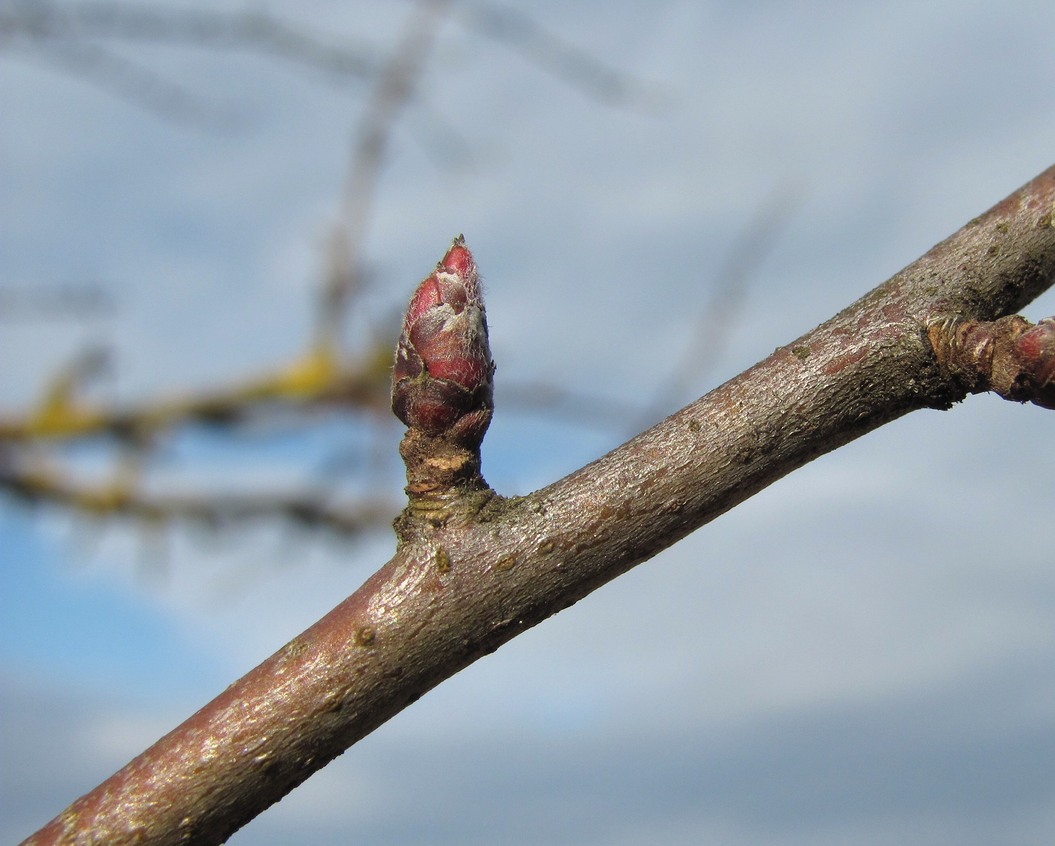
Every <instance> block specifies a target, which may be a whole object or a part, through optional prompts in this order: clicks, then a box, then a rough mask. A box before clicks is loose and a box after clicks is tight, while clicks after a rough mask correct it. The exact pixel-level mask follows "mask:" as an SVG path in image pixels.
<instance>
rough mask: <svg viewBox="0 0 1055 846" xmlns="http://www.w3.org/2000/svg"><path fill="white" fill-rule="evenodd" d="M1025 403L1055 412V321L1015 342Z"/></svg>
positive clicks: (1043, 322) (1040, 325)
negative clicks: (1031, 403)
mask: <svg viewBox="0 0 1055 846" xmlns="http://www.w3.org/2000/svg"><path fill="white" fill-rule="evenodd" d="M1014 356H1015V359H1016V363H1017V364H1018V366H1019V367H1020V368H1021V373H1020V375H1019V376H1018V379H1017V381H1018V383H1019V384H1018V385H1017V386H1016V387H1019V388H1020V390H1022V392H1023V394H1024V396H1023V399H1028V400H1029V401H1030V402H1033V403H1036V404H1037V405H1039V406H1043V407H1044V408H1052V409H1055V317H1046V318H1044V319H1043V320H1041V321H1040V322H1038V323H1037V324H1036V326H1032V327H1030V328H1029V329H1027V330H1026V331H1024V332H1023V333H1022V334H1021V335H1019V336H1018V337H1017V338H1015V342H1014Z"/></svg>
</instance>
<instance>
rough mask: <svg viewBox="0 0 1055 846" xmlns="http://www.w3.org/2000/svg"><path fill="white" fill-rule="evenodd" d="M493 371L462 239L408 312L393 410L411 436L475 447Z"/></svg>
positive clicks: (472, 267)
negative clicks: (413, 433)
mask: <svg viewBox="0 0 1055 846" xmlns="http://www.w3.org/2000/svg"><path fill="white" fill-rule="evenodd" d="M494 369H495V368H494V364H493V362H492V361H491V350H490V347H489V345H488V342H487V319H486V315H485V313H484V304H483V299H482V298H481V296H480V283H479V276H478V274H477V271H476V262H474V261H473V256H472V253H470V252H469V248H468V247H466V246H465V241H464V240H463V239H462V237H461V236H458V237H457V238H456V239H455V240H454V243H453V244H452V245H451V247H450V249H449V250H447V253H446V255H444V257H443V259H442V260H441V261H440V262H439V264H438V265H437V266H436V270H434V271H433V272H432V274H430V275H429V276H428V277H426V279H425V280H424V281H423V282H422V283H421V284H420V285H419V286H418V289H417V291H415V292H414V296H413V297H412V298H411V300H410V305H409V306H408V307H407V313H406V316H405V317H404V318H403V331H402V334H401V335H400V336H399V344H398V346H397V347H396V363H395V369H394V371H393V374H392V410H393V411H394V412H395V414H396V416H397V417H398V418H399V419H400V420H402V421H403V422H404V423H405V424H406V425H407V426H408V427H410V428H412V429H413V428H417V429H421V430H423V431H424V432H426V433H427V434H429V435H440V434H446V435H448V436H450V437H452V438H454V439H455V440H458V441H462V442H465V443H473V442H475V443H476V444H477V445H478V444H479V443H480V441H481V440H482V439H483V435H484V432H485V431H486V429H487V426H488V424H489V423H490V421H491V410H492V408H493V403H492V396H493V386H492V376H493V375H494Z"/></svg>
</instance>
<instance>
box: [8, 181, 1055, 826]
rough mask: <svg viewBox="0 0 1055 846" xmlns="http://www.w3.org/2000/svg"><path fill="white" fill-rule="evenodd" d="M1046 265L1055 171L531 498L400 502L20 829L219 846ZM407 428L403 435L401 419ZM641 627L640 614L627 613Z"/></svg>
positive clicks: (891, 383) (907, 405)
mask: <svg viewBox="0 0 1055 846" xmlns="http://www.w3.org/2000/svg"><path fill="white" fill-rule="evenodd" d="M1053 281H1055V167H1053V168H1051V169H1049V170H1047V171H1046V172H1044V173H1043V174H1041V175H1040V176H1038V177H1037V178H1036V179H1034V180H1033V181H1032V182H1030V183H1029V184H1027V185H1026V186H1025V187H1024V188H1022V189H1021V190H1019V191H1017V192H1016V193H1014V194H1012V195H1011V196H1010V197H1008V198H1007V199H1006V200H1004V201H1003V202H1001V203H999V204H998V205H997V206H995V207H994V208H993V209H991V210H990V211H989V212H987V213H986V214H985V215H983V216H982V217H979V218H977V219H975V220H972V221H971V222H970V223H968V224H967V225H966V226H965V227H964V228H963V229H961V230H960V231H959V232H957V233H956V234H955V235H953V236H952V237H950V238H949V239H947V240H946V241H944V242H942V243H941V244H939V245H937V246H936V247H934V248H933V249H932V250H931V251H930V252H928V253H927V254H926V255H924V256H923V257H922V258H920V259H919V260H917V261H916V262H914V263H913V264H912V265H910V266H909V267H907V268H906V269H904V270H902V271H901V272H900V273H898V274H897V275H895V276H894V277H892V278H891V279H890V280H888V281H887V282H886V283H884V284H883V285H881V286H879V287H878V288H876V289H875V290H874V291H872V292H871V293H869V294H867V295H865V296H864V297H862V298H861V299H860V300H858V301H857V302H856V303H854V304H853V305H851V306H849V307H848V308H847V309H845V310H844V311H842V312H840V313H839V314H838V315H836V316H835V317H833V318H832V319H831V320H829V321H828V322H826V323H824V324H823V325H821V326H819V327H817V328H816V329H814V330H813V331H811V332H809V333H808V334H806V335H804V336H803V337H801V338H799V339H798V340H797V341H795V342H793V343H791V344H789V345H787V346H783V347H780V348H778V349H777V350H776V351H775V352H774V353H773V354H772V355H771V356H769V357H768V358H767V359H765V360H764V361H762V362H761V363H759V364H757V365H755V366H754V367H752V368H751V369H749V370H747V371H746V372H744V373H743V374H741V375H740V376H738V377H736V378H735V379H733V380H731V381H729V382H727V383H726V384H724V385H722V386H721V387H719V388H717V389H716V390H714V391H712V392H711V393H710V394H708V395H707V396H705V397H703V398H702V399H700V400H697V401H696V402H695V403H693V404H691V405H689V406H688V407H686V408H684V409H682V410H681V411H679V412H677V413H676V414H674V415H672V416H671V417H669V418H667V420H665V421H663V422H662V423H660V424H659V425H657V426H655V427H654V428H652V429H650V430H649V431H647V432H645V433H643V434H641V435H639V436H637V437H636V438H634V439H632V440H631V441H629V442H628V443H626V444H624V445H623V446H621V447H619V448H617V449H615V450H613V451H612V452H610V453H609V454H608V455H606V456H604V457H603V458H600V459H598V460H597V461H595V462H593V463H592V464H589V465H587V466H586V467H584V468H582V469H581V470H579V471H577V472H575V473H573V474H572V475H570V476H568V477H566V478H564V479H562V480H560V481H559V482H556V483H554V484H552V485H550V486H549V487H547V488H544V489H542V490H540V491H537V492H536V493H534V494H531V495H529V496H526V497H522V498H516V499H503V498H502V497H500V496H498V495H497V494H495V493H494V492H493V491H490V490H489V489H487V488H483V489H481V487H480V485H479V481H480V480H479V479H476V480H474V481H473V483H472V484H469V485H467V486H466V487H465V488H464V489H459V488H458V487H457V486H455V487H453V488H451V489H450V491H449V492H448V496H447V497H446V498H443V497H440V498H439V499H437V500H434V501H433V502H432V507H430V508H428V509H414V508H408V510H407V511H406V512H405V513H404V516H403V518H401V520H400V521H399V524H398V526H399V532H400V543H399V547H398V549H397V551H396V554H395V556H394V557H393V558H392V560H391V561H389V562H388V564H386V565H385V566H384V567H382V568H381V569H380V570H379V571H378V572H377V573H375V574H374V575H373V576H372V577H371V578H370V579H369V580H368V581H367V582H366V583H365V584H364V585H363V586H362V587H361V588H360V589H359V590H357V591H356V592H355V593H354V594H352V595H351V596H350V597H348V598H347V599H346V600H345V601H344V602H342V603H341V604H340V605H338V606H337V608H335V609H334V610H333V611H332V612H330V613H329V614H328V615H327V616H326V617H324V618H323V619H321V620H320V621H319V622H318V623H316V624H315V625H314V626H312V627H311V628H310V629H308V630H307V631H306V632H304V633H303V634H302V635H300V636H299V637H297V638H295V639H294V640H293V641H291V642H290V643H289V644H287V645H286V646H285V647H283V648H282V649H281V650H280V651H279V652H277V653H276V654H275V655H273V656H272V657H271V658H269V659H268V660H267V661H265V662H264V663H263V664H261V665H260V666H259V667H257V668H256V669H255V670H253V671H251V672H250V673H248V674H247V675H246V676H244V677H243V678H242V679H241V680H239V681H238V682H236V683H235V684H233V685H232V686H231V687H229V688H228V689H227V690H226V691H224V692H223V693H222V694H220V696H218V697H217V698H216V699H215V700H213V701H212V702H211V703H209V704H208V705H206V706H205V707H204V708H203V709H202V710H200V711H199V712H198V713H197V714H195V715H194V716H192V717H191V718H190V719H189V720H188V721H187V722H185V723H184V724H183V725H181V726H179V727H178V728H176V729H175V730H173V731H172V732H171V733H170V734H168V735H166V736H165V737H164V738H162V739H161V740H160V741H158V743H156V744H155V745H154V746H152V747H151V748H150V749H148V750H147V751H146V752H144V753H143V754H142V755H140V756H139V757H138V758H136V759H135V760H134V761H132V762H131V763H130V764H128V765H127V766H126V767H125V768H124V769H122V770H121V771H119V772H118V773H117V774H115V775H114V776H112V777H111V778H110V779H109V780H107V781H106V782H104V783H103V784H101V785H100V786H99V787H97V788H96V789H95V790H94V791H92V792H91V793H89V794H87V795H85V796H84V797H82V798H81V799H78V800H77V801H76V802H74V803H73V804H72V805H71V806H70V807H69V808H68V809H67V810H66V811H64V812H63V813H62V814H61V815H60V816H59V817H57V818H56V819H55V820H53V821H52V822H51V823H50V824H49V825H48V826H46V827H45V828H44V829H42V830H41V831H40V832H38V833H37V834H36V835H34V836H33V837H31V838H30V839H29V840H28V841H26V842H27V843H34V844H45V843H75V842H78V843H86V842H92V843H104V842H105V843H108V844H126V843H129V844H130V843H156V844H170V843H172V844H174V843H185V842H194V843H219V842H221V841H223V840H224V839H225V838H226V837H227V836H228V835H230V834H231V833H232V832H233V831H235V830H236V829H237V828H238V827H240V826H241V825H243V824H244V823H245V822H247V821H248V820H250V819H251V818H252V817H253V816H255V815H256V814H258V813H260V812H261V811H262V810H264V809H265V808H266V807H268V806H269V805H270V804H272V803H273V802H275V801H277V800H278V799H279V798H281V797H282V796H283V795H284V794H286V793H287V792H289V791H290V790H292V789H293V787H295V786H296V785H297V784H299V783H300V782H302V781H303V780H304V779H306V778H307V777H308V776H309V775H310V774H311V773H312V772H314V771H315V770H317V769H319V768H320V767H322V766H323V765H325V764H326V763H327V762H328V761H329V760H331V759H332V758H334V757H335V756H337V755H339V754H340V753H341V752H343V751H344V750H345V749H346V748H347V747H348V746H350V745H351V744H353V743H354V742H355V741H356V740H358V739H360V738H361V737H363V736H364V735H366V734H367V733H369V732H370V731H372V730H373V729H375V728H376V727H377V726H379V725H380V724H381V723H383V722H384V721H385V720H387V719H388V718H389V717H391V716H393V715H394V714H396V713H397V712H398V711H400V710H401V709H402V708H404V707H406V706H407V705H408V704H410V703H411V702H413V701H414V700H416V699H417V698H419V697H420V696H421V695H422V694H424V693H425V692H426V691H428V690H429V689H431V688H432V687H434V686H435V685H436V684H438V683H439V682H440V681H442V680H443V679H445V678H447V677H449V676H451V675H453V674H454V673H456V672H457V671H458V670H460V669H462V668H463V667H465V666H467V665H468V664H470V663H472V662H473V661H474V660H476V659H477V658H479V657H480V656H482V655H485V654H487V653H489V652H491V651H493V650H495V649H497V648H498V647H499V646H501V645H502V644H503V643H505V642H506V641H508V640H509V639H511V638H512V637H514V636H515V635H517V634H519V633H520V632H522V631H524V630H525V629H527V628H529V627H530V626H533V625H535V624H536V623H538V622H539V621H541V620H543V619H545V618H546V617H548V616H550V615H551V614H554V613H556V612H557V611H560V610H561V609H563V608H566V607H567V606H569V605H571V604H573V603H574V602H576V601H577V600H578V599H580V598H582V597H583V596H585V595H586V594H588V593H589V592H590V591H592V590H594V589H595V588H597V587H598V586H600V585H601V584H603V583H605V582H607V581H609V580H611V579H613V578H615V577H616V576H618V575H620V574H621V573H623V572H625V571H626V570H628V569H629V568H631V567H633V566H634V565H636V564H638V563H640V562H642V561H644V560H645V559H647V558H649V557H651V556H652V555H655V554H656V553H657V552H659V551H660V550H662V549H663V548H665V547H667V546H669V545H671V544H672V543H674V542H675V541H677V540H678V539H679V538H681V537H683V536H684V535H686V534H688V533H689V532H691V531H692V530H693V529H695V528H697V527H699V526H701V525H703V524H704V523H706V522H708V521H710V520H712V519H714V518H715V517H716V516H718V515H719V514H721V513H723V512H724V511H727V510H728V509H730V508H732V507H733V506H734V505H736V504H737V503H739V502H741V501H743V500H744V499H746V498H748V497H749V496H751V495H752V494H754V493H755V492H757V491H759V490H761V489H762V488H764V487H766V486H767V485H769V484H770V483H771V482H773V481H775V480H776V479H778V478H780V477H781V476H784V475H786V474H787V473H789V472H790V471H792V470H794V469H795V468H797V467H800V466H802V465H803V464H805V463H807V462H809V461H810V460H811V459H813V458H815V457H817V456H819V455H821V454H823V453H826V452H829V451H830V450H833V449H835V448H836V447H838V446H840V445H842V444H844V443H847V442H848V441H850V440H853V439H854V438H857V437H859V436H860V435H863V434H865V433H866V432H869V431H871V430H872V429H875V428H877V427H878V426H881V425H882V424H884V423H886V422H888V421H890V420H893V419H894V418H896V417H899V416H901V415H903V414H905V413H907V412H909V411H913V410H915V409H920V408H948V407H949V406H950V405H951V404H952V403H953V402H955V401H958V400H960V399H962V398H963V397H964V396H965V395H966V393H967V388H966V387H965V386H964V383H963V381H962V380H961V379H959V378H955V377H953V376H952V375H950V373H949V371H948V369H947V368H944V367H942V366H941V365H940V364H939V362H938V359H937V357H936V355H935V353H934V350H933V349H932V346H931V342H930V339H929V337H928V330H929V328H930V327H932V326H934V325H936V324H937V323H940V322H941V321H942V320H948V319H950V318H955V319H960V320H974V321H991V320H996V319H998V318H1000V317H1002V316H1005V315H1007V314H1010V313H1012V312H1014V311H1016V310H1017V309H1019V308H1020V307H1022V306H1023V305H1025V304H1026V303H1028V302H1029V301H1030V300H1032V299H1033V298H1034V297H1035V296H1037V295H1038V294H1039V293H1040V292H1041V291H1043V290H1044V289H1046V288H1047V287H1048V286H1050V285H1051V284H1052V282H1053ZM413 431H415V430H414V429H412V430H411V432H413ZM638 627H639V628H640V629H641V631H642V634H643V636H648V633H649V624H648V621H647V620H643V621H638Z"/></svg>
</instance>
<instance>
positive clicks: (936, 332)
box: [927, 314, 1055, 408]
mask: <svg viewBox="0 0 1055 846" xmlns="http://www.w3.org/2000/svg"><path fill="white" fill-rule="evenodd" d="M927 335H928V337H929V338H930V342H931V347H932V348H933V349H934V354H935V356H936V357H937V359H938V364H939V366H940V367H941V369H942V371H943V372H944V373H945V374H946V376H947V377H949V378H951V379H953V380H955V381H956V382H957V383H959V384H960V385H961V386H962V387H963V388H964V389H965V390H967V391H970V392H971V393H975V394H977V393H982V392H985V391H992V392H994V393H996V394H998V395H999V396H1001V397H1003V398H1004V399H1007V400H1012V401H1014V402H1032V403H1034V404H1035V405H1039V406H1041V407H1043V408H1055V318H1052V317H1048V318H1045V319H1044V320H1041V321H1040V322H1039V323H1037V324H1035V325H1034V324H1032V323H1030V322H1029V321H1028V320H1026V319H1025V318H1024V317H1021V316H1019V315H1017V314H1015V315H1009V316H1007V317H1001V318H1000V319H999V320H993V321H980V320H963V319H960V318H956V317H948V316H946V317H941V318H938V319H936V320H934V321H932V322H931V323H930V325H929V326H928V328H927Z"/></svg>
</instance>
